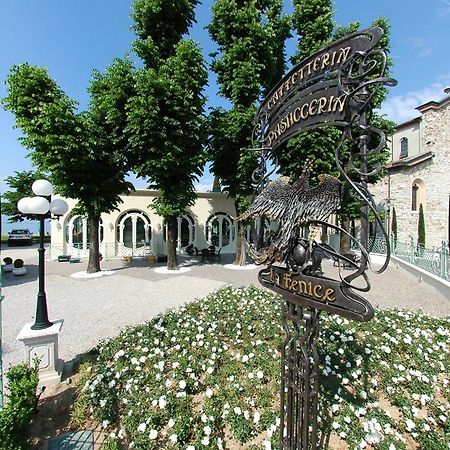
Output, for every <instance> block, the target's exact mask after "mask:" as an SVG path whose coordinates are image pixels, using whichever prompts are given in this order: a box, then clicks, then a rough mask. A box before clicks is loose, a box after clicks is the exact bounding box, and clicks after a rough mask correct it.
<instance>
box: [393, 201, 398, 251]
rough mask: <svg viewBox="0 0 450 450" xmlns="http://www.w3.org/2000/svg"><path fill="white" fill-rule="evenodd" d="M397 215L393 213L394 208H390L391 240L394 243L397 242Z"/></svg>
mask: <svg viewBox="0 0 450 450" xmlns="http://www.w3.org/2000/svg"><path fill="white" fill-rule="evenodd" d="M397 228H398V227H397V213H396V212H395V208H392V239H393V240H394V243H396V242H397V233H398V232H397Z"/></svg>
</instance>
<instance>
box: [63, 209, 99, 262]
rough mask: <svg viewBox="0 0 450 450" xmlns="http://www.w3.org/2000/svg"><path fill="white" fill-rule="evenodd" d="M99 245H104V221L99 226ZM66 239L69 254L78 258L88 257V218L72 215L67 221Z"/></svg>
mask: <svg viewBox="0 0 450 450" xmlns="http://www.w3.org/2000/svg"><path fill="white" fill-rule="evenodd" d="M98 233H99V243H100V244H102V243H103V237H104V230H103V221H102V219H100V223H99V226H98ZM64 239H65V242H66V247H67V253H69V254H74V255H77V256H87V255H88V254H89V248H90V242H89V223H88V220H87V218H86V217H82V216H79V215H72V216H69V217H68V218H67V219H66V222H65V227H64Z"/></svg>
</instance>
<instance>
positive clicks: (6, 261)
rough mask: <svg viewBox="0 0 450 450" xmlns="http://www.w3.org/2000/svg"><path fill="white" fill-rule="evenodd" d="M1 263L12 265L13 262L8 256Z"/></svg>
mask: <svg viewBox="0 0 450 450" xmlns="http://www.w3.org/2000/svg"><path fill="white" fill-rule="evenodd" d="M3 262H4V263H5V264H12V262H13V260H12V259H11V258H10V257H9V256H7V257H6V258H3Z"/></svg>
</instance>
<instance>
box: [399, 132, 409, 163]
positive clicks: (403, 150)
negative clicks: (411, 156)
mask: <svg viewBox="0 0 450 450" xmlns="http://www.w3.org/2000/svg"><path fill="white" fill-rule="evenodd" d="M407 156H408V138H406V137H404V138H401V139H400V158H406V157H407Z"/></svg>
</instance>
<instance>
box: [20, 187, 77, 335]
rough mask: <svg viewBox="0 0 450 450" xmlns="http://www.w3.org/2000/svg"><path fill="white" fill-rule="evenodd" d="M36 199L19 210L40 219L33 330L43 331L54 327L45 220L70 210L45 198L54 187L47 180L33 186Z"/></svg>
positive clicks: (26, 201)
mask: <svg viewBox="0 0 450 450" xmlns="http://www.w3.org/2000/svg"><path fill="white" fill-rule="evenodd" d="M31 188H32V190H33V192H34V194H35V195H36V197H24V198H22V199H20V200H19V202H18V203H17V208H18V209H19V211H20V212H21V213H23V214H31V215H35V216H36V217H38V218H39V249H38V253H39V291H38V295H37V304H36V316H35V321H34V324H33V325H32V326H31V329H32V330H43V329H45V328H49V327H51V326H52V322H50V321H49V320H48V311H47V297H46V294H45V258H44V255H45V248H44V235H45V219H47V218H52V216H55V217H56V218H59V217H60V216H62V215H64V214H65V213H66V212H67V210H68V209H69V208H68V205H67V203H66V202H65V201H64V200H60V199H56V200H53V201H51V202H49V201H48V200H47V199H46V198H45V197H50V196H51V195H52V193H53V186H52V184H51V183H50V182H49V181H47V180H36V181H35V182H34V183H33V185H32V187H31Z"/></svg>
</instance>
